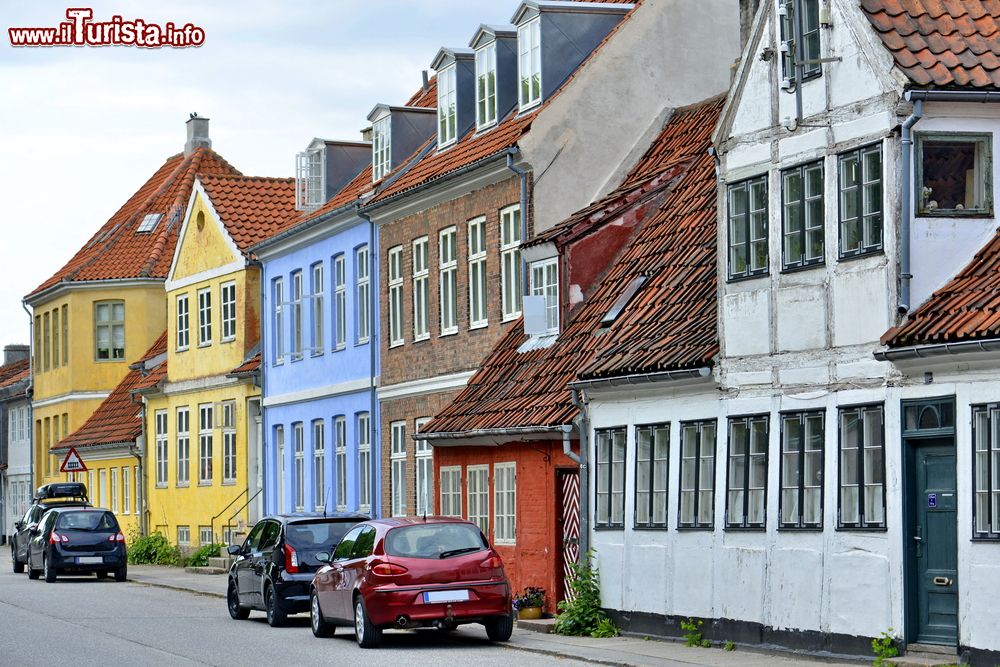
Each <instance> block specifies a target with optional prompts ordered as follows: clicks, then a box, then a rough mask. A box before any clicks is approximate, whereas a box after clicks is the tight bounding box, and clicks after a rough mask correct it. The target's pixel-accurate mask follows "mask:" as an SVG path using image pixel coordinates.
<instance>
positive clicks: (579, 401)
mask: <svg viewBox="0 0 1000 667" xmlns="http://www.w3.org/2000/svg"><path fill="white" fill-rule="evenodd" d="M570 392H571V396H572V397H573V405H575V406H576V409H577V410H578V411H579V414H578V415H577V417H576V419H575V420H574V422H575V423H576V431H577V433H579V434H580V456H579V457H574V456H572V455H571V456H570V458H572V459H574V460H575V461H577V462H578V463H579V464H580V562H581V563H586V562H587V554H588V552H589V551H590V470H589V468H588V465H587V460H588V451H589V450H590V416H589V415H588V414H587V402H586V400H585V399H584V397H583V394H582V393H581V392H580V390H579V389H571V390H570ZM568 439H569V433H567V432H564V434H563V443H564V444H563V447H564V448H566V447H567V444H566V443H567V441H568Z"/></svg>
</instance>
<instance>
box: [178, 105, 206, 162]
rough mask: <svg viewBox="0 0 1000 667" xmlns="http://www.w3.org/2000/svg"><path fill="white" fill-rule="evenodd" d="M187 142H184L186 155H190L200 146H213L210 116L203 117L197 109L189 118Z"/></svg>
mask: <svg viewBox="0 0 1000 667" xmlns="http://www.w3.org/2000/svg"><path fill="white" fill-rule="evenodd" d="M186 125H187V142H186V143H185V144H184V157H188V156H189V155H191V153H193V152H194V149H196V148H198V147H199V146H204V147H205V148H211V147H212V140H211V139H209V138H208V118H202V117H201V116H199V115H198V112H197V111H195V112H194V113H192V114H191V117H190V118H188V120H187V123H186Z"/></svg>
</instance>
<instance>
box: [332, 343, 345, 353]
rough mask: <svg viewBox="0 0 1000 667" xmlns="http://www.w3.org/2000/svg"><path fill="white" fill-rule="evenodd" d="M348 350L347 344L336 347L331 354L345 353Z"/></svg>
mask: <svg viewBox="0 0 1000 667" xmlns="http://www.w3.org/2000/svg"><path fill="white" fill-rule="evenodd" d="M346 349H347V344H346V343H345V344H343V345H337V346H336V347H334V348H333V349H332V350H330V351H331V352H343V351H344V350H346Z"/></svg>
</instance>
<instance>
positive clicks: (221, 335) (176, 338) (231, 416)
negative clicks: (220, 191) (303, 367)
mask: <svg viewBox="0 0 1000 667" xmlns="http://www.w3.org/2000/svg"><path fill="white" fill-rule="evenodd" d="M178 245H179V248H178V251H177V253H176V255H175V257H174V264H173V266H172V268H171V273H170V277H169V279H168V281H167V293H166V306H167V308H166V310H167V378H166V380H165V381H164V382H163V383H161V386H160V387H159V389H158V390H157V391H156V393H146V394H145V396H144V400H145V402H146V434H147V436H146V460H147V462H148V475H147V479H146V482H147V490H148V496H147V497H148V498H149V530H150V531H159V532H161V533H163V534H164V536H166V537H167V539H169V540H170V541H171V542H175V543H178V544H180V545H181V546H182V547H185V546H191V547H196V546H199V545H201V544H204V543H207V542H209V541H216V542H219V541H222V540H223V538H224V534H223V527H224V525H225V524H226V523H227V522H229V521H232V522H233V524H234V532H241V531H242V530H244V529H245V527H246V521H247V520H248V516H249V514H248V511H247V507H246V506H247V503H248V501H249V500H250V497H249V488H250V487H251V486H253V485H252V484H250V481H251V480H250V477H251V475H253V474H255V472H254V471H252V470H251V467H250V466H251V456H250V455H249V454H248V452H250V451H253V450H254V448H255V447H256V444H257V442H258V440H257V438H258V435H257V434H258V428H259V427H258V419H257V417H258V414H259V400H260V389H259V388H258V387H256V386H255V385H254V383H253V381H252V380H251V379H250V378H233V377H228V374H229V373H230V372H231V371H233V370H234V369H235V368H237V367H238V366H240V365H241V364H242V363H243V361H244V360H245V358H246V356H247V353H248V351H249V350H250V349H251V348H252V347H253V346H254V345H255V344H256V343H257V340H258V339H259V321H260V320H259V311H258V305H257V304H258V302H259V292H258V290H259V289H260V288H259V280H260V278H259V274H260V272H259V270H258V269H257V268H256V267H253V266H247V263H246V260H245V258H244V257H243V255H242V253H240V252H239V251H238V250H237V249H236V247H235V245H233V243H232V241H231V240H230V239H229V238H228V236H227V235H226V233H225V230H224V228H223V227H222V225H221V224H219V222H218V220H216V219H215V217H214V215H213V214H212V212H211V207H210V206H207V205H206V202H205V200H204V195H203V193H201V192H200V191H198V193H197V194H196V196H195V198H194V201H193V202H192V205H191V206H190V207H189V210H188V214H187V222H186V223H185V225H184V227H183V229H182V231H181V238H180V240H179V242H178ZM205 295H207V296H205ZM224 302H225V304H226V305H225V307H224V305H223V304H224ZM185 304H186V305H185ZM230 304H231V305H230ZM224 310H225V313H226V315H227V317H226V321H223V319H224V312H223V311H224ZM185 312H186V321H185V315H184V313H185ZM205 312H207V313H208V314H209V317H208V318H207V319H206V318H205V317H204V315H203V313H205ZM206 322H208V323H209V326H208V327H207V328H206V327H205V323H206ZM208 533H211V537H209V536H208Z"/></svg>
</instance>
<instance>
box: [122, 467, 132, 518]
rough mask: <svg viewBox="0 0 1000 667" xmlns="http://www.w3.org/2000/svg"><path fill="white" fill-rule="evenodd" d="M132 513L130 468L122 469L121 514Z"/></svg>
mask: <svg viewBox="0 0 1000 667" xmlns="http://www.w3.org/2000/svg"><path fill="white" fill-rule="evenodd" d="M131 513H132V468H131V467H129V466H123V467H122V514H131Z"/></svg>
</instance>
